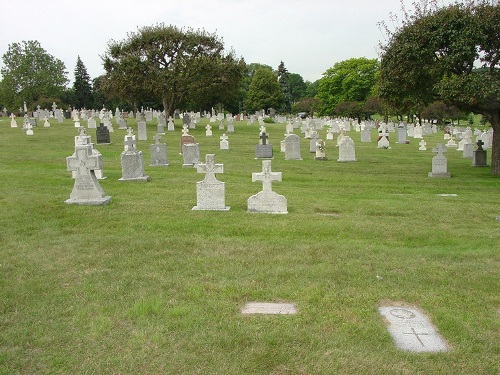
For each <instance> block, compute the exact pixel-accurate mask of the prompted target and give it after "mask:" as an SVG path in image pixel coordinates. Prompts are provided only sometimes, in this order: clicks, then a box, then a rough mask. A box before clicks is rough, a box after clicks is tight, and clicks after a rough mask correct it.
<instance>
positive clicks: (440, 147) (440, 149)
mask: <svg viewBox="0 0 500 375" xmlns="http://www.w3.org/2000/svg"><path fill="white" fill-rule="evenodd" d="M432 152H437V156H439V155H441V156H442V155H443V152H446V149H445V148H444V147H443V144H442V143H438V144H437V145H436V147H434V148H433V149H432Z"/></svg>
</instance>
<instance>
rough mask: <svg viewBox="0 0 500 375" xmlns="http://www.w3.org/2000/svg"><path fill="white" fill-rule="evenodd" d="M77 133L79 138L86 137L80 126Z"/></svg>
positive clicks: (83, 129)
mask: <svg viewBox="0 0 500 375" xmlns="http://www.w3.org/2000/svg"><path fill="white" fill-rule="evenodd" d="M78 131H79V134H78V135H79V136H80V137H84V136H86V135H87V133H85V128H84V127H83V126H80V128H79V129H78Z"/></svg>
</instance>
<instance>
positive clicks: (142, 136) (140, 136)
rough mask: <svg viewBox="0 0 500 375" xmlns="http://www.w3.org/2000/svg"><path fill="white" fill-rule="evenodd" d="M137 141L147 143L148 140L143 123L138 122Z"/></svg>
mask: <svg viewBox="0 0 500 375" xmlns="http://www.w3.org/2000/svg"><path fill="white" fill-rule="evenodd" d="M137 139H138V140H139V141H147V139H148V134H147V131H146V122H145V121H140V122H138V123H137Z"/></svg>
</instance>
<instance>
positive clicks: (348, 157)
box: [337, 136, 356, 162]
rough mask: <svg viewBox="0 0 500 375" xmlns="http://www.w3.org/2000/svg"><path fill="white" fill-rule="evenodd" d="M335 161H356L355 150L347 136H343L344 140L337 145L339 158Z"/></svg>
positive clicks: (352, 142)
mask: <svg viewBox="0 0 500 375" xmlns="http://www.w3.org/2000/svg"><path fill="white" fill-rule="evenodd" d="M337 161H340V162H346V161H356V150H355V147H354V141H353V140H352V139H351V137H349V136H344V139H343V140H342V142H341V143H340V144H339V158H338V159H337Z"/></svg>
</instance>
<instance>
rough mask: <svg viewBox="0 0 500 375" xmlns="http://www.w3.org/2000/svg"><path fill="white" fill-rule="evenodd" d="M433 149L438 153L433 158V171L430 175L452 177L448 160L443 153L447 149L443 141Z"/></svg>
mask: <svg viewBox="0 0 500 375" xmlns="http://www.w3.org/2000/svg"><path fill="white" fill-rule="evenodd" d="M432 151H433V152H437V155H436V156H434V157H433V158H432V172H429V174H428V175H429V177H437V178H450V177H451V174H450V173H448V164H447V160H446V158H445V157H444V155H443V153H444V152H446V149H445V148H443V145H442V144H441V143H438V144H437V145H436V148H434V149H433V150H432Z"/></svg>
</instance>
